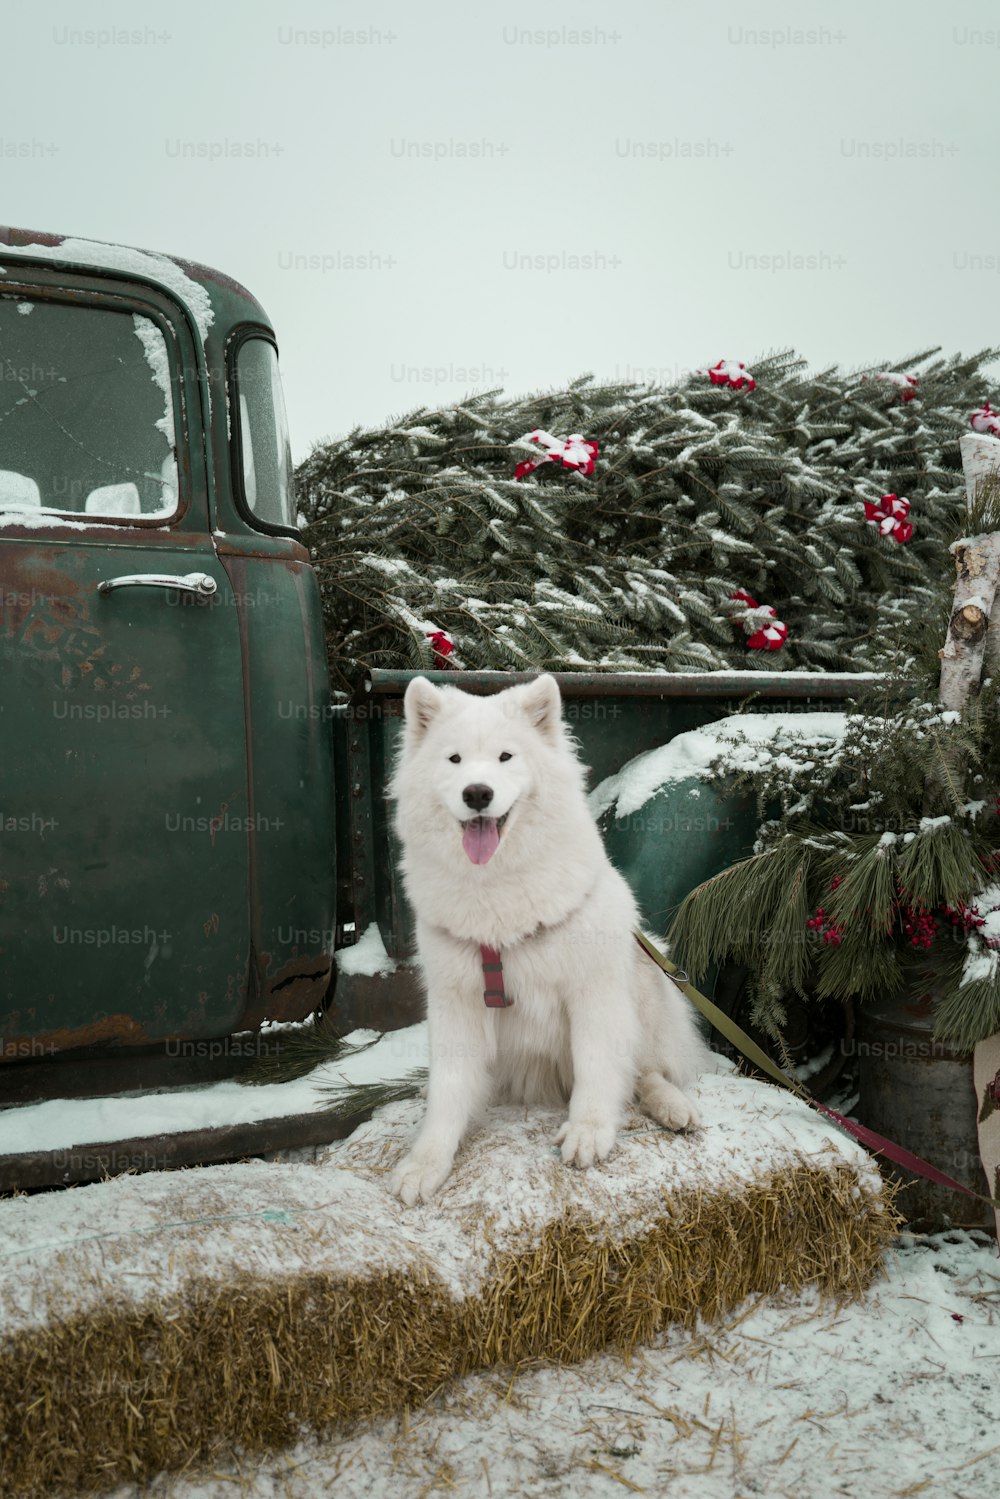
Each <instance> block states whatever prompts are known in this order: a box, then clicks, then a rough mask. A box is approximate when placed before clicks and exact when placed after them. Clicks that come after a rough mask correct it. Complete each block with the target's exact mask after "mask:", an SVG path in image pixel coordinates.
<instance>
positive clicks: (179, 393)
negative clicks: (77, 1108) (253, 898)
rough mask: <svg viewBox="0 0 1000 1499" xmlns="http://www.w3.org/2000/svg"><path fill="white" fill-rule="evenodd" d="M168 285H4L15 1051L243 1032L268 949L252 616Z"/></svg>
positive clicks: (9, 925) (8, 896) (6, 924)
mask: <svg viewBox="0 0 1000 1499" xmlns="http://www.w3.org/2000/svg"><path fill="white" fill-rule="evenodd" d="M198 371H199V364H198V359H197V356H196V352H195V342H194V335H193V333H192V331H191V329H190V327H189V325H188V323H187V322H186V320H185V317H184V316H183V314H182V312H181V309H180V308H179V307H178V306H177V305H176V304H175V303H174V302H173V300H172V298H170V297H169V296H168V295H167V294H166V292H162V293H161V292H160V291H158V290H154V289H153V288H152V287H146V286H137V285H131V284H130V283H128V282H126V281H121V282H119V281H115V280H111V279H105V278H98V277H87V276H85V275H79V276H77V275H66V274H61V272H60V269H59V268H52V267H44V268H40V269H37V270H34V271H33V270H29V269H28V268H27V267H24V266H22V265H16V266H15V265H9V266H8V269H7V271H6V273H5V274H4V275H3V279H2V280H0V1062H4V1061H16V1060H18V1059H20V1058H22V1057H29V1056H33V1057H40V1056H44V1055H47V1054H51V1053H54V1052H56V1051H59V1050H62V1049H64V1048H66V1047H74V1046H81V1045H89V1044H94V1043H107V1042H114V1041H121V1042H126V1043H131V1044H142V1043H150V1042H156V1041H159V1040H162V1039H163V1038H166V1037H171V1036H179V1035H182V1036H187V1037H206V1036H211V1035H215V1036H218V1035H224V1034H226V1033H227V1032H228V1031H230V1030H232V1029H233V1028H234V1026H235V1023H236V1021H237V1019H238V1017H239V1016H240V1014H242V1012H243V1010H244V1007H245V997H246V991H247V982H248V965H249V947H250V940H249V910H248V875H247V862H248V861H247V838H248V832H249V826H248V819H247V754H246V734H245V727H244V713H243V678H242V670H241V655H240V640H239V629H238V622H237V611H236V609H235V607H234V599H233V595H232V588H231V585H230V583H229V581H228V579H227V576H226V572H225V570H224V569H223V568H222V566H221V565H220V563H219V561H218V559H217V556H216V552H215V548H214V546H213V540H212V535H211V529H210V524H209V514H210V511H209V495H208V491H207V485H208V482H209V481H208V477H207V472H208V471H207V465H206V461H205V439H204V423H203V417H202V409H201V408H202V402H201V399H200V396H199V389H198V378H199V375H198Z"/></svg>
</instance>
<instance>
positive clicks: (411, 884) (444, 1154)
mask: <svg viewBox="0 0 1000 1499" xmlns="http://www.w3.org/2000/svg"><path fill="white" fill-rule="evenodd" d="M403 706H404V715H405V729H404V739H403V748H402V753H401V755H400V758H399V762H398V765H397V767H396V772H395V776H394V779H393V785H392V794H393V796H394V798H395V800H396V827H397V830H398V832H399V835H400V838H401V841H402V845H403V860H402V869H403V876H404V880H405V883H406V892H407V895H408V897H409V900H410V904H411V905H412V907H413V909H414V911H415V913H416V917H417V947H418V953H419V959H420V966H421V969H422V971H423V977H424V982H425V984H426V989H427V1018H428V1030H429V1038H430V1076H429V1085H428V1097H427V1112H426V1114H425V1117H424V1121H423V1124H422V1126H421V1128H420V1131H419V1133H418V1135H417V1137H416V1139H415V1141H414V1142H413V1145H412V1147H411V1149H410V1152H409V1154H408V1155H407V1156H406V1158H405V1159H404V1160H403V1162H402V1163H401V1164H400V1166H399V1167H398V1168H397V1169H396V1171H395V1174H394V1176H393V1178H392V1190H393V1191H394V1192H395V1193H396V1194H397V1195H398V1196H399V1197H401V1198H402V1199H403V1201H404V1202H405V1203H407V1204H412V1203H414V1202H416V1201H417V1200H418V1199H420V1200H422V1201H424V1202H426V1201H428V1200H429V1199H430V1197H431V1196H432V1195H433V1194H434V1193H435V1192H436V1191H437V1189H438V1188H439V1187H440V1186H441V1184H442V1182H443V1181H444V1180H445V1178H446V1177H447V1175H448V1173H449V1172H450V1170H451V1166H452V1162H453V1160H454V1157H455V1152H456V1150H457V1149H458V1146H459V1143H460V1141H461V1139H462V1137H463V1135H464V1134H465V1132H466V1130H467V1129H468V1127H469V1125H470V1123H471V1122H472V1121H473V1119H474V1118H475V1116H476V1115H477V1114H478V1113H479V1112H480V1111H481V1110H482V1108H483V1107H484V1106H485V1105H486V1104H487V1103H488V1102H490V1101H491V1100H493V1099H495V1100H497V1101H502V1102H513V1103H525V1104H550V1105H551V1104H565V1103H566V1102H567V1100H568V1103H569V1115H568V1119H567V1121H566V1123H565V1124H564V1125H563V1127H562V1129H561V1131H560V1132H559V1134H558V1136H557V1137H556V1144H557V1145H560V1146H561V1147H562V1158H563V1160H564V1161H565V1162H566V1163H567V1164H568V1165H577V1166H590V1165H592V1164H593V1163H594V1161H602V1160H604V1159H605V1157H606V1156H607V1155H608V1154H609V1153H610V1151H611V1150H612V1147H613V1146H614V1143H615V1136H616V1134H617V1131H618V1129H619V1127H620V1125H621V1123H622V1119H623V1116H624V1113H625V1110H626V1106H627V1105H628V1103H629V1101H630V1100H631V1099H632V1098H633V1097H638V1101H639V1103H640V1105H641V1106H642V1108H643V1109H644V1110H645V1111H646V1112H647V1113H649V1114H650V1115H652V1117H653V1118H654V1119H656V1120H658V1121H659V1122H660V1123H661V1124H663V1125H665V1126H666V1127H667V1128H668V1129H690V1128H695V1127H697V1125H698V1123H699V1120H698V1115H697V1113H696V1112H695V1109H694V1106H693V1104H692V1103H691V1102H690V1100H689V1099H688V1098H687V1097H686V1096H685V1093H684V1091H683V1090H684V1089H686V1088H688V1087H689V1086H690V1085H691V1083H692V1082H693V1081H694V1079H695V1077H697V1075H698V1073H699V1072H702V1071H705V1070H706V1069H707V1068H708V1067H709V1066H710V1065H711V1060H710V1058H711V1054H710V1052H709V1051H708V1048H707V1047H706V1045H705V1043H704V1042H703V1041H702V1039H701V1036H700V1034H699V1032H698V1029H697V1026H696V1024H695V1022H694V1017H693V1013H692V1011H691V1009H690V1006H689V1005H688V1002H687V1000H686V999H685V998H684V996H683V995H682V994H681V992H680V990H679V989H678V988H677V987H676V985H674V984H673V983H672V982H671V981H670V980H669V979H667V978H666V977H665V975H664V974H663V973H661V972H660V970H659V969H658V968H657V967H656V965H655V964H654V963H653V961H652V960H651V959H650V958H649V957H648V956H647V955H646V954H645V953H644V952H643V951H642V949H641V948H640V947H639V944H638V943H637V942H636V940H635V938H634V936H633V935H632V933H633V930H634V928H635V926H636V925H637V922H638V919H639V918H638V912H637V910H636V905H635V901H634V899H633V896H632V892H631V890H630V889H629V887H628V885H627V884H626V882H625V880H624V879H623V878H622V876H621V875H620V874H619V873H618V872H617V870H616V869H615V868H614V867H613V865H612V864H611V862H610V860H609V859H608V856H607V854H606V853H605V850H604V845H603V843H602V841H601V837H600V834H599V832H598V830H597V827H596V825H595V823H594V820H593V817H592V816H591V813H590V810H589V808H588V806H587V801H586V796H585V792H584V776H585V772H584V768H583V766H582V765H581V763H580V761H579V760H578V758H577V756H576V753H575V749H574V745H573V741H572V740H571V738H570V736H569V734H568V732H567V731H566V729H565V728H564V726H563V723H562V719H561V704H560V698H559V689H558V686H557V684H556V682H555V679H554V678H553V677H550V676H542V677H538V678H537V679H536V680H535V681H533V682H529V683H525V684H523V685H519V686H516V687H510V688H507V689H506V690H505V691H504V692H500V693H497V694H496V695H495V696H493V697H478V696H474V695H472V694H471V693H466V692H460V691H458V690H456V689H455V688H450V687H449V688H443V689H439V688H436V687H434V686H433V685H432V684H431V683H430V682H428V681H427V679H426V678H425V677H417V678H414V680H413V681H412V682H411V683H410V685H409V686H408V688H407V690H406V696H405V698H404V705H403ZM504 752H505V753H506V754H508V755H509V756H510V758H509V759H507V760H504V761H501V760H500V759H499V756H500V754H501V753H504ZM453 755H458V756H459V757H460V760H459V763H458V764H453V763H452V761H451V757H452V756H453ZM470 784H481V785H488V786H489V787H490V788H491V790H492V791H493V800H492V802H491V803H490V807H489V811H490V813H492V814H493V815H495V816H497V817H501V816H503V815H504V813H506V814H507V818H508V820H507V823H506V825H505V827H504V829H503V832H502V835H501V839H500V846H499V848H498V849H497V851H496V853H495V854H494V855H493V857H492V859H490V861H489V862H488V863H487V864H484V865H476V864H473V863H472V862H471V861H470V860H469V858H468V857H467V856H466V853H465V851H464V849H463V845H462V822H463V821H464V820H465V819H467V818H469V817H470V816H472V815H474V814H473V813H472V811H471V810H470V808H469V807H468V806H467V805H466V804H465V803H464V801H463V797H462V792H463V790H464V789H465V787H467V786H469V785H470ZM480 943H486V944H487V945H489V946H491V947H497V948H499V949H500V953H501V957H502V960H503V968H504V983H505V987H506V991H507V994H508V995H509V996H513V998H514V1004H513V1006H512V1007H510V1008H508V1009H490V1008H488V1007H487V1006H486V1004H485V1003H484V1000H483V971H482V961H481V958H480V952H479V944H480Z"/></svg>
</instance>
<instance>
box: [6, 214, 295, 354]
mask: <svg viewBox="0 0 1000 1499" xmlns="http://www.w3.org/2000/svg"><path fill="white" fill-rule="evenodd" d="M8 255H21V256H23V257H24V258H25V259H26V260H50V261H54V262H57V263H63V264H70V265H73V266H79V267H80V268H81V269H93V270H100V271H116V272H118V273H119V274H120V275H122V276H136V277H140V278H141V279H142V280H145V281H152V282H154V283H155V284H156V285H158V286H161V287H163V288H164V289H165V290H167V291H169V292H171V293H172V294H173V295H174V296H175V297H176V298H177V299H178V301H180V302H181V303H183V305H184V306H185V307H186V308H187V310H188V312H189V313H190V314H191V317H192V318H193V320H194V323H195V326H196V327H197V329H198V332H199V333H200V335H201V338H202V341H203V342H204V340H205V338H206V337H207V336H208V330H209V328H211V326H212V324H213V322H214V321H215V312H214V310H213V307H212V300H211V296H210V288H211V287H213V286H215V287H218V288H219V289H220V290H222V289H224V290H226V291H228V292H230V293H231V294H233V295H235V296H238V297H241V298H243V299H244V300H245V301H246V302H247V303H248V304H249V307H250V308H251V309H252V310H253V312H254V314H255V315H256V316H257V317H259V318H260V319H261V320H262V321H264V322H267V321H268V319H267V317H266V315H265V313H264V310H263V308H262V307H261V305H260V303H259V302H258V301H257V299H256V297H254V296H253V295H252V293H251V292H248V291H247V289H246V288H245V287H244V286H241V285H240V284H239V282H238V281H234V280H233V279H232V277H230V276H226V275H223V273H222V272H221V271H216V270H213V269H212V268H211V266H206V265H200V264H198V262H197V261H193V260H182V259H181V258H180V257H178V256H176V255H163V254H161V253H159V252H158V251H154V250H139V249H136V248H134V247H133V246H131V245H115V244H110V243H108V242H107V241H105V240H100V239H78V238H73V237H72V236H68V235H62V234H48V233H44V232H42V231H37V230H34V229H15V228H11V227H9V226H6V225H0V260H2V259H3V258H4V257H5V256H8ZM2 274H3V271H2V269H0V275H2Z"/></svg>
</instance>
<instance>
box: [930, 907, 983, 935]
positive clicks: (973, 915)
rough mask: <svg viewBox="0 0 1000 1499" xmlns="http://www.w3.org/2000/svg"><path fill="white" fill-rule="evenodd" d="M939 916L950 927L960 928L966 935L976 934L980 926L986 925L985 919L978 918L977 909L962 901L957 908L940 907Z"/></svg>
mask: <svg viewBox="0 0 1000 1499" xmlns="http://www.w3.org/2000/svg"><path fill="white" fill-rule="evenodd" d="M941 915H942V916H946V917H947V918H948V920H949V921H950V922H951V924H952V926H957V927H961V929H962V931H963V932H965V933H966V935H968V933H969V932H978V930H979V928H980V927H981V926H985V925H986V918H985V916H980V914H979V907H978V906H967V905H966V904H965V901H964V900H960V901H959V903H958V905H957V906H942V907H941Z"/></svg>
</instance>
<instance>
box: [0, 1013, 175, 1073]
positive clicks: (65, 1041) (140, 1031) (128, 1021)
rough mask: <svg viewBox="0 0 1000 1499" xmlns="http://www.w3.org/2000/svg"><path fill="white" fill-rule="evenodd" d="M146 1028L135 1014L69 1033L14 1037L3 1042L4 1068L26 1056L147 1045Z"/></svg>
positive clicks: (109, 1018) (1, 1057) (110, 1017)
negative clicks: (113, 1045)
mask: <svg viewBox="0 0 1000 1499" xmlns="http://www.w3.org/2000/svg"><path fill="white" fill-rule="evenodd" d="M149 1039H150V1038H149V1036H148V1035H147V1034H146V1030H145V1027H144V1026H141V1025H140V1024H139V1022H138V1020H136V1019H135V1018H134V1017H133V1016H132V1015H105V1017H104V1019H103V1020H94V1021H92V1022H91V1023H90V1024H89V1025H80V1026H77V1027H75V1028H70V1029H67V1030H54V1031H38V1032H37V1033H36V1034H35V1035H33V1036H13V1037H11V1038H10V1039H6V1038H5V1039H4V1040H3V1041H2V1042H0V1066H2V1065H3V1064H4V1062H16V1061H18V1060H22V1059H24V1058H25V1057H30V1058H33V1059H35V1060H37V1059H38V1058H39V1057H41V1056H54V1055H55V1053H56V1052H58V1051H69V1050H70V1049H72V1048H75V1047H80V1046H101V1045H106V1044H107V1043H108V1042H109V1041H117V1042H119V1043H120V1044H122V1045H124V1046H144V1045H146V1044H147V1042H148V1041H149Z"/></svg>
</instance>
